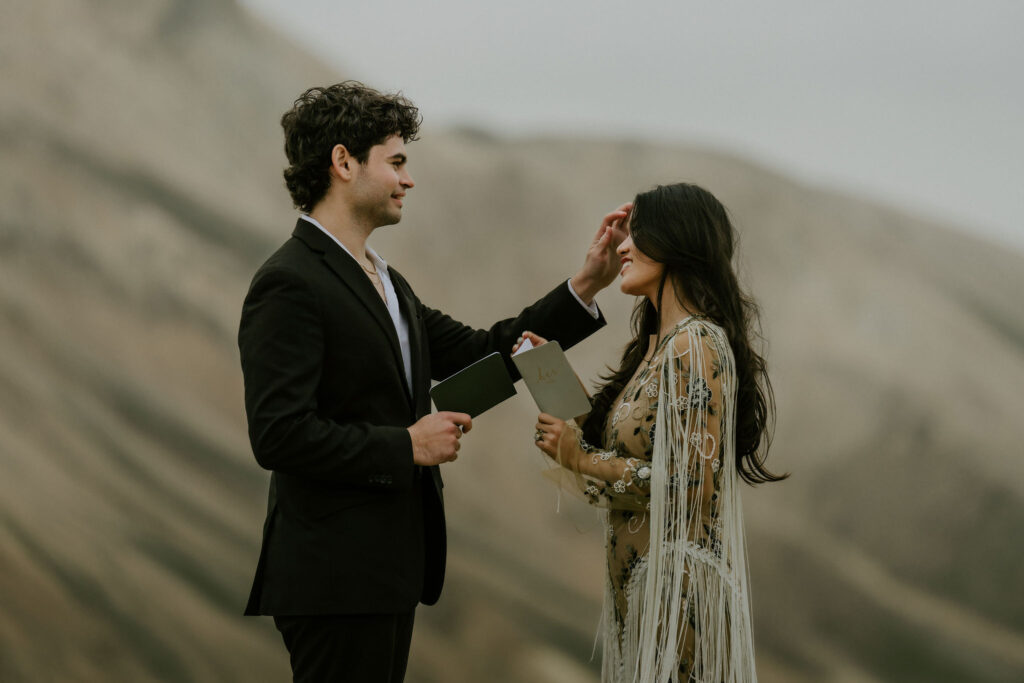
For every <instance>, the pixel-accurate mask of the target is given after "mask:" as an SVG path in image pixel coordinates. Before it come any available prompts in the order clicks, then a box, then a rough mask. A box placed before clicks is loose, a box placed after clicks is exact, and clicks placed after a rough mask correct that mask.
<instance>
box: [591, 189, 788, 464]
mask: <svg viewBox="0 0 1024 683" xmlns="http://www.w3.org/2000/svg"><path fill="white" fill-rule="evenodd" d="M630 236H631V237H632V238H633V244H634V245H635V246H636V248H637V249H638V250H640V251H641V252H642V253H644V254H646V255H647V256H649V257H650V258H652V259H654V260H655V261H657V262H658V263H661V264H664V266H665V270H664V272H663V274H662V277H661V282H660V283H659V285H658V299H659V300H660V299H661V296H662V292H663V291H664V290H665V288H666V287H673V288H674V290H675V294H676V297H677V298H678V299H679V300H683V299H684V298H688V299H689V300H690V301H692V302H693V303H694V305H696V307H697V308H698V310H700V311H701V312H702V313H704V314H705V315H707V316H708V317H709V318H710V319H711V320H712V321H713V322H715V323H716V324H717V325H719V326H720V327H722V329H723V330H725V333H726V336H727V337H728V339H729V345H730V346H731V347H732V352H733V356H734V357H735V360H736V374H737V383H738V385H739V386H738V387H737V394H736V469H737V471H738V472H739V475H740V477H742V478H743V479H744V480H745V481H746V482H747V483H749V484H762V483H766V482H772V481H779V480H781V479H785V478H786V477H788V476H789V475H788V474H783V475H777V474H774V473H773V472H772V471H771V470H769V469H768V468H767V467H766V466H765V458H766V457H767V454H768V449H769V447H770V445H771V439H772V431H773V426H774V415H775V396H774V392H773V391H772V383H771V380H770V379H769V377H768V372H767V366H766V363H765V360H764V358H763V357H762V356H761V355H760V354H758V353H757V351H756V349H755V346H754V342H755V340H756V339H757V338H758V337H760V332H759V325H758V317H759V315H758V307H757V304H756V303H755V302H754V300H753V299H752V298H750V297H749V296H748V295H747V294H746V293H745V292H744V291H743V289H742V288H741V287H740V284H739V282H738V281H737V278H736V273H735V271H734V270H733V267H732V261H733V254H734V247H735V244H736V241H737V240H736V230H735V229H734V228H733V226H732V222H731V221H730V220H729V216H728V213H727V212H726V209H725V207H724V206H722V204H721V203H720V202H719V201H718V200H717V199H716V198H715V197H714V195H712V194H711V193H710V192H708V191H707V190H705V189H703V188H701V187H698V186H697V185H691V184H687V183H678V184H675V185H660V186H658V187H656V188H654V189H653V190H650V191H649V192H642V193H640V194H638V195H637V196H636V199H634V200H633V210H632V212H631V215H630ZM632 326H633V339H632V341H630V343H629V344H628V345H627V346H626V350H625V352H624V353H623V355H622V363H621V365H620V366H619V369H618V370H615V371H613V372H612V373H611V374H609V375H605V376H604V377H602V379H603V380H604V381H605V383H604V385H603V386H602V387H601V388H600V390H599V391H598V392H597V394H596V395H595V396H594V399H593V408H592V410H591V412H590V415H589V416H588V417H587V420H586V421H585V422H584V423H583V436H584V438H585V439H586V440H587V441H589V442H590V443H601V440H602V439H601V432H602V431H603V429H604V425H605V421H606V420H607V417H608V411H609V410H610V409H611V406H612V403H613V402H614V400H615V398H616V397H617V396H618V395H619V394H620V393H622V389H623V387H624V386H625V385H626V383H627V382H628V381H629V379H630V378H631V377H632V376H633V374H634V373H635V372H636V369H637V368H638V367H640V363H641V362H642V361H643V358H644V355H645V353H646V352H647V348H648V347H647V343H648V338H649V336H650V335H656V334H658V331H659V330H660V329H661V319H660V317H659V313H658V310H657V309H656V308H655V307H654V305H653V304H652V303H651V302H650V301H649V300H648V299H647V298H646V297H640V299H639V300H638V301H637V305H636V307H635V308H634V309H633V318H632Z"/></svg>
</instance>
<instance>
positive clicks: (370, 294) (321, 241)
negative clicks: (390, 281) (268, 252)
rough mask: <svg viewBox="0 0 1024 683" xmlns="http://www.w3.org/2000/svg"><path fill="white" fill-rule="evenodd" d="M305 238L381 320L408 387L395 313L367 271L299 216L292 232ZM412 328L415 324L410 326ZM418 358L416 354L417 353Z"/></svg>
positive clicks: (359, 299)
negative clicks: (378, 291) (382, 297)
mask: <svg viewBox="0 0 1024 683" xmlns="http://www.w3.org/2000/svg"><path fill="white" fill-rule="evenodd" d="M292 235H294V236H295V237H297V238H298V239H300V240H302V241H303V242H304V243H305V244H306V245H307V246H308V247H310V248H311V249H313V250H314V251H317V252H319V253H320V255H321V258H322V259H323V260H324V263H325V264H327V267H328V268H330V269H331V270H332V271H333V272H334V274H335V275H337V276H338V278H339V279H340V280H341V281H342V282H343V283H345V285H346V286H347V287H348V288H349V289H350V290H351V291H352V293H353V294H354V295H355V298H356V299H357V300H358V301H359V303H360V304H362V305H363V306H364V307H365V308H366V310H367V311H369V312H370V315H372V316H373V319H374V320H376V321H377V324H378V325H379V326H380V329H381V332H383V333H384V336H385V337H387V340H388V344H390V346H391V353H392V355H393V356H394V361H395V367H396V368H398V369H399V374H400V375H402V385H403V386H405V385H406V382H405V373H404V372H402V368H404V367H405V366H404V364H403V362H402V347H401V346H400V345H399V343H398V334H397V332H395V323H394V322H393V321H392V320H391V314H390V313H388V308H387V306H386V305H385V304H384V301H383V300H382V299H381V298H380V294H378V293H377V290H376V289H375V288H374V286H373V283H371V282H370V279H369V278H368V277H366V275H364V274H363V271H362V268H360V267H359V264H358V263H356V260H355V259H354V258H352V257H351V256H350V255H348V254H347V253H345V251H344V250H343V249H342V248H341V247H339V246H338V245H337V244H335V243H334V240H332V239H331V238H330V237H328V236H327V235H325V234H324V233H323V232H322V231H321V230H320V229H319V228H317V227H316V226H315V225H313V224H312V223H310V222H309V221H307V220H304V219H302V218H300V219H299V221H298V223H297V224H296V226H295V231H294V232H293V233H292ZM410 327H411V326H410ZM414 357H415V356H414ZM405 389H406V397H407V398H408V399H409V400H410V401H412V399H413V397H412V395H411V392H410V391H409V387H408V386H406V387H405Z"/></svg>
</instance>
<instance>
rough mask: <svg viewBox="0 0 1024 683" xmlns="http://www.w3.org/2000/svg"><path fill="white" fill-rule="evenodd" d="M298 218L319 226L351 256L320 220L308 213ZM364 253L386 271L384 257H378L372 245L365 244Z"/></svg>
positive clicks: (386, 266) (386, 263)
mask: <svg viewBox="0 0 1024 683" xmlns="http://www.w3.org/2000/svg"><path fill="white" fill-rule="evenodd" d="M300 218H302V219H303V220H306V221H309V222H310V223H312V224H313V225H315V226H316V227H318V228H320V231H321V232H323V233H324V234H325V235H327V236H328V237H330V238H331V239H332V240H334V243H335V244H337V245H338V246H339V247H341V248H342V249H343V250H344V251H345V253H346V254H348V255H349V256H352V252H351V251H349V250H348V247H346V246H345V245H344V244H342V243H341V240H339V239H338V238H337V237H335V236H334V235H332V234H331V232H330V230H328V229H327V228H325V227H324V226H322V225H320V221H318V220H317V219H315V218H313V217H312V216H310V215H309V214H308V213H304V214H302V216H300ZM366 255H367V256H368V257H370V260H371V261H373V263H374V265H376V266H377V267H378V268H382V269H384V271H385V272H386V271H387V269H388V262H387V261H385V260H384V259H382V258H381V257H380V255H379V254H378V253H377V252H376V251H374V250H373V247H371V246H370V245H369V244H367V245H366ZM352 260H354V261H356V263H358V262H359V261H358V260H357V259H356V257H355V256H352Z"/></svg>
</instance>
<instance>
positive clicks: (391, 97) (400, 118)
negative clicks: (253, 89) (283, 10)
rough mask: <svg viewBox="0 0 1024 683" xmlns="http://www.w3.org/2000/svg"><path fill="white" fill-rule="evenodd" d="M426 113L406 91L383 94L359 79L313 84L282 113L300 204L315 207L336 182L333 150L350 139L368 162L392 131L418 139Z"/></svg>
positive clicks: (350, 146) (287, 177) (291, 179)
mask: <svg viewBox="0 0 1024 683" xmlns="http://www.w3.org/2000/svg"><path fill="white" fill-rule="evenodd" d="M421 122H422V117H421V116H420V112H419V109H417V108H416V106H415V105H413V103H412V102H410V101H409V100H407V99H406V98H405V97H403V96H402V95H401V93H393V94H382V93H380V92H378V91H376V90H374V89H373V88H368V87H367V86H365V85H363V84H362V83H359V82H358V81H345V82H344V83H337V84H335V85H331V86H327V87H316V88H310V89H309V90H307V91H306V92H304V93H302V94H301V95H300V96H299V98H298V99H297V100H295V103H294V104H293V105H292V108H291V109H289V110H288V111H287V112H285V114H284V116H282V117H281V127H282V128H284V153H285V155H286V156H287V157H288V163H289V166H288V168H286V169H285V171H284V182H285V185H287V186H288V192H289V193H290V194H291V196H292V202H294V204H295V208H297V209H300V210H302V211H306V212H309V211H312V210H313V207H314V206H316V204H317V203H318V202H319V201H320V200H321V199H323V198H324V195H326V194H327V190H328V188H329V187H330V185H331V177H330V174H329V172H328V169H329V168H330V166H331V150H332V149H334V146H335V145H338V144H341V145H344V146H345V148H346V149H347V150H348V153H349V154H351V155H352V156H353V157H355V159H356V161H358V162H359V163H361V164H365V163H366V160H367V159H368V158H369V156H370V148H371V147H373V146H374V145H379V144H381V143H383V142H384V141H385V140H387V139H388V138H389V137H391V136H392V135H401V136H402V139H403V140H404V141H405V142H412V141H414V140H416V139H417V137H416V134H417V133H418V132H419V128H420V123H421Z"/></svg>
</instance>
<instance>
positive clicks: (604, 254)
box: [572, 202, 633, 305]
mask: <svg viewBox="0 0 1024 683" xmlns="http://www.w3.org/2000/svg"><path fill="white" fill-rule="evenodd" d="M632 210H633V204H632V203H629V202H627V203H626V204H623V205H622V206H620V207H619V208H617V209H615V210H614V211H612V212H611V213H609V214H608V215H607V216H605V217H604V220H602V221H601V227H600V228H598V230H597V234H596V235H595V236H594V241H593V242H591V243H590V248H589V249H587V257H586V259H585V260H584V261H583V267H581V268H580V270H579V272H578V273H576V274H575V275H573V277H572V288H573V291H575V292H576V294H578V295H579V297H580V298H581V299H583V301H584V302H585V303H587V304H588V305H589V304H590V302H591V301H593V300H594V296H595V295H596V294H597V293H598V292H600V291H601V290H602V289H604V288H605V287H607V286H608V285H610V284H611V283H612V282H614V281H615V276H616V275H618V274H619V270H620V269H621V262H620V261H619V257H618V255H617V254H616V253H615V250H616V249H618V248H619V244H621V243H622V240H624V239H626V226H627V225H628V223H629V212H630V211H632Z"/></svg>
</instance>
